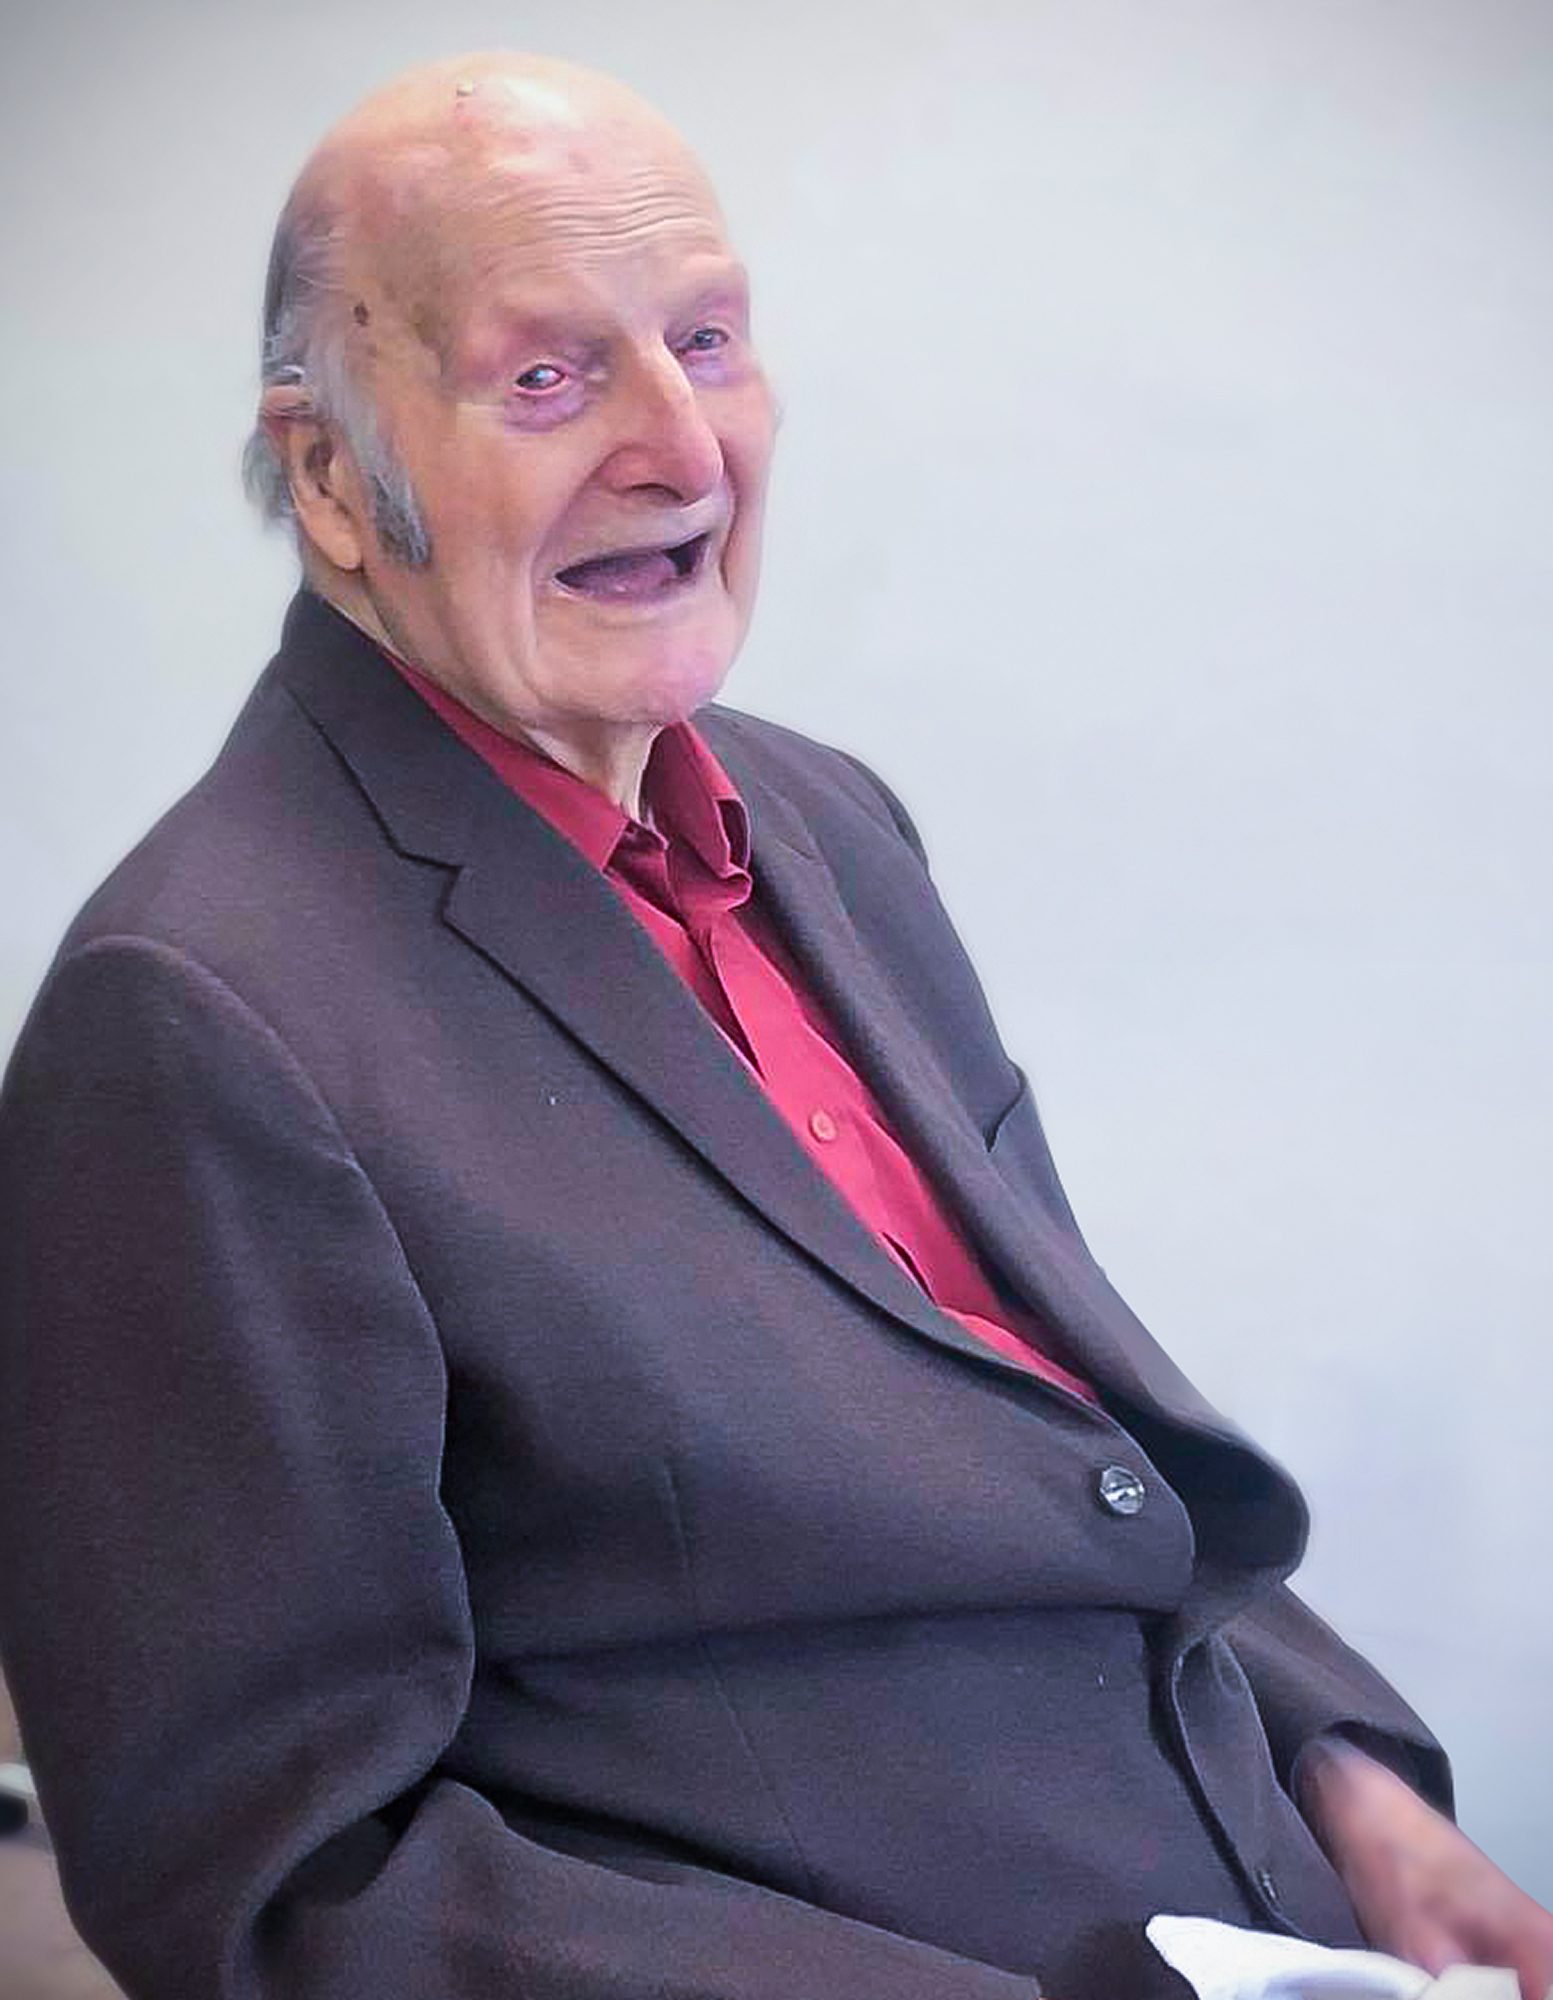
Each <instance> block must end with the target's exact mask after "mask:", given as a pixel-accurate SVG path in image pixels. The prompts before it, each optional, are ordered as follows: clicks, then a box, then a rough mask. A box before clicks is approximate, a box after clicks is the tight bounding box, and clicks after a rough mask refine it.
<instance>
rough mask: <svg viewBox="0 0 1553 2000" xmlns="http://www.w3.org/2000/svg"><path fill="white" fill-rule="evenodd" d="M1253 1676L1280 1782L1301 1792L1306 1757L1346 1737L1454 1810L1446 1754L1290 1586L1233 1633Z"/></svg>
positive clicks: (1229, 1631) (1236, 1622) (1233, 1625)
mask: <svg viewBox="0 0 1553 2000" xmlns="http://www.w3.org/2000/svg"><path fill="white" fill-rule="evenodd" d="M1225 1637H1226V1638H1227V1639H1228V1640H1229V1642H1230V1644H1231V1646H1232V1647H1233V1649H1234V1652H1235V1657H1236V1658H1237V1659H1238V1660H1239V1662H1240V1664H1241V1666H1242V1667H1243V1668H1244V1669H1245V1674H1246V1678H1247V1680H1248V1681H1249V1682H1250V1683H1251V1691H1252V1693H1253V1695H1254V1696H1255V1697H1256V1704H1257V1709H1258V1712H1259V1714H1260V1715H1261V1718H1262V1727H1263V1728H1264V1729H1265V1730H1266V1732H1267V1739H1268V1742H1269V1744H1270V1745H1271V1748H1272V1753H1273V1764H1274V1767H1275V1769H1276V1770H1277V1772H1278V1777H1279V1780H1280V1782H1281V1783H1282V1784H1283V1785H1284V1786H1285V1788H1286V1789H1288V1790H1289V1791H1291V1792H1293V1791H1294V1790H1295V1779H1294V1772H1295V1766H1296V1764H1297V1762H1298V1759H1299V1754H1300V1752H1301V1750H1303V1749H1304V1748H1305V1746H1306V1745H1307V1744H1308V1743H1312V1742H1314V1741H1315V1739H1316V1738H1317V1737H1318V1736H1324V1735H1329V1734H1336V1735H1339V1736H1345V1737H1347V1738H1348V1739H1349V1740H1350V1741H1351V1742H1354V1743H1356V1744H1358V1746H1359V1747H1360V1749H1362V1750H1366V1751H1368V1752H1369V1754H1370V1755H1371V1756H1372V1757H1375V1758H1378V1759H1379V1760H1380V1762H1381V1763H1383V1764H1387V1765H1389V1766H1390V1767H1391V1769H1392V1770H1394V1771H1395V1772H1396V1773H1397V1775H1398V1776H1399V1777H1401V1778H1404V1779H1406V1780H1407V1782H1408V1783H1409V1784H1410V1785H1412V1786H1413V1788H1414V1790H1415V1791H1418V1792H1420V1793H1422V1795H1423V1796H1424V1797H1425V1798H1426V1799H1427V1800H1428V1801H1429V1803H1430V1804H1431V1805H1433V1806H1436V1807H1438V1808H1439V1810H1440V1811H1441V1812H1445V1813H1449V1812H1450V1811H1451V1810H1452V1787H1451V1770H1450V1764H1449V1762H1448V1761H1447V1759H1446V1756H1445V1752H1444V1751H1443V1750H1442V1749H1441V1748H1440V1746H1439V1744H1438V1743H1437V1742H1436V1741H1435V1739H1434V1737H1433V1736H1431V1735H1430V1733H1429V1731H1428V1730H1427V1729H1426V1728H1425V1727H1424V1725H1423V1723H1422V1722H1421V1721H1420V1720H1419V1719H1418V1717H1417V1716H1416V1715H1415V1714H1414V1713H1413V1711H1412V1709H1410V1708H1409V1707H1408V1705H1407V1703H1406V1702H1405V1701H1404V1700H1403V1699H1402V1697H1401V1696H1400V1695H1399V1694H1398V1693H1397V1692H1396V1691H1395V1689H1394V1688H1392V1687H1391V1686H1390V1685H1389V1684H1388V1683H1387V1682H1386V1681H1385V1680H1383V1679H1382V1678H1381V1676H1380V1675H1379V1674H1378V1673H1377V1672H1376V1671H1375V1669H1374V1668H1373V1667H1372V1666H1371V1665H1370V1664H1369V1662H1368V1661H1367V1660H1365V1659H1362V1658H1361V1657H1360V1655H1359V1654H1357V1653H1356V1652H1354V1651H1353V1649H1352V1647H1350V1646H1346V1645H1344V1643H1343V1641H1342V1640H1341V1639H1339V1638H1338V1636H1337V1634H1336V1633H1335V1632H1334V1631H1333V1630H1332V1628H1331V1627H1330V1626H1329V1625H1327V1624H1326V1623H1325V1622H1324V1621H1323V1620H1322V1619H1320V1618H1318V1617H1317V1615H1316V1614H1315V1612H1314V1611H1312V1610H1311V1608H1310V1606H1309V1605H1308V1604H1306V1603H1305V1602H1304V1600H1303V1599H1302V1598H1299V1597H1297V1596H1296V1595H1295V1594H1294V1592H1293V1591H1292V1590H1290V1589H1289V1587H1288V1585H1287V1584H1281V1585H1280V1586H1279V1587H1278V1589H1277V1590H1276V1591H1274V1592H1273V1593H1272V1594H1271V1595H1270V1596H1268V1597H1266V1598H1264V1599H1262V1600H1261V1601H1260V1602H1259V1603H1258V1604H1257V1605H1256V1606H1255V1607H1253V1608H1252V1609H1250V1610H1247V1611H1243V1612H1241V1613H1240V1614H1239V1615H1238V1616H1237V1617H1236V1618H1234V1619H1232V1620H1231V1622H1230V1623H1229V1625H1228V1626H1227V1627H1226V1628H1225Z"/></svg>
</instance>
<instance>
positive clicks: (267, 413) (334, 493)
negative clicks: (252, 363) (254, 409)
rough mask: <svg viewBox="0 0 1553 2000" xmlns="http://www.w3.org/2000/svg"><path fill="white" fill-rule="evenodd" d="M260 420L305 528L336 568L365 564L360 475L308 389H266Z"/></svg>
mask: <svg viewBox="0 0 1553 2000" xmlns="http://www.w3.org/2000/svg"><path fill="white" fill-rule="evenodd" d="M259 421H260V423H261V424H262V425H263V426H264V434H265V436H266V437H267V438H268V439H269V441H270V444H271V445H272V447H273V448H274V451H275V455H276V457H277V458H278V459H279V460H280V463H281V467H282V469H283V470H284V472H285V475H286V484H287V485H288V486H289V487H290V489H291V504H292V506H293V508H294V509H295V510H296V516H297V520H298V522H299V523H300V525H301V528H302V532H303V533H304V534H305V535H306V536H307V538H308V540H309V541H310V542H311V543H312V544H313V546H314V547H315V548H316V549H317V550H318V552H319V554H320V555H321V556H323V557H325V558H326V559H327V560H328V561H329V562H331V563H332V564H333V565H334V567H335V568H336V569H343V570H358V569H360V568H361V564H362V536H361V507H362V499H363V496H362V488H361V480H360V478H359V476H358V475H357V473H356V468H355V467H354V466H353V465H352V464H351V463H350V460H349V459H348V457H347V456H346V454H345V452H344V451H343V450H342V448H341V445H340V442H339V439H338V437H337V436H336V434H335V431H334V429H333V427H332V426H331V425H329V424H327V423H325V422H324V421H323V420H322V418H320V417H318V416H317V415H315V414H314V410H313V404H312V399H311V398H310V397H309V396H308V394H307V392H306V391H305V390H304V389H299V388H296V387H293V386H292V385H291V384H290V383H274V384H272V385H271V386H270V387H269V388H267V389H266V390H265V392H264V394H263V397H262V398H261V399H260V403H259Z"/></svg>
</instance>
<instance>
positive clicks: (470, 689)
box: [350, 128, 773, 740]
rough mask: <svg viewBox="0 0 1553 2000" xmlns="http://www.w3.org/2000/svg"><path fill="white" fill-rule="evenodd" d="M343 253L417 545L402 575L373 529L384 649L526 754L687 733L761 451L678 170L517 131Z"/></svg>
mask: <svg viewBox="0 0 1553 2000" xmlns="http://www.w3.org/2000/svg"><path fill="white" fill-rule="evenodd" d="M434 171H435V170H434ZM444 190H446V192H444ZM407 216H408V218H409V220H408V223H407V221H406V217H407ZM363 234H364V239H365V242H364V251H365V254H364V255H363V257H362V259H361V272H362V280H363V281H362V283H361V285H360V287H359V296H358V297H356V298H355V300H354V302H353V304H352V306H351V308H350V309H351V312H352V322H351V333H350V337H351V340H352V342H353V346H354V358H355V362H356V365H357V367H358V369H360V370H361V371H362V372H363V374H364V376H365V379H366V380H367V381H368V382H369V384H370V386H371V390H372V394H373V398H374V402H375V406H376V409H377V412H378V418H379V422H380V425H381V428H382V430H383V431H384V433H385V435H386V438H387V440H388V441H389V442H390V443H391V444H392V446H393V448H394V450H395V451H396V453H397V455H398V457H399V458H400V460H401V461H402V463H403V465H404V468H405V470H406V472H407V473H408V476H409V480H410V483H411V485H412V487H413V489H414V492H415V496H416V500H417V502H418V505H419V509H420V513H421V516H422V519H423V522H424V525H425V527H426V529H427V531H428V533H429V537H430V542H431V559H430V561H429V563H427V564H426V565H424V566H422V567H418V568H412V567H407V566H405V565H404V564H402V563H398V562H396V561H394V560H393V559H392V558H391V557H390V556H389V555H388V554H387V552H386V551H384V549H383V548H382V546H381V544H380V543H379V542H378V541H377V539H376V536H375V534H374V533H373V532H372V531H371V529H370V527H368V529H367V532H366V544H367V546H366V551H365V560H364V577H365V581H366V584H367V587H368V589H369V591H370V594H371V597H372V600H373V604H374V607H375V609H376V611H377V613H378V616H379V618H380V619H381V621H382V623H383V625H384V627H385V629H386V631H387V632H388V635H389V638H390V640H391V641H392V642H393V644H394V645H395V646H396V648H397V649H398V650H399V651H401V652H402V653H403V654H405V656H406V657H408V658H409V659H410V660H411V661H413V662H414V663H415V664H416V665H418V666H420V667H421V668H422V669H423V670H424V671H426V672H427V673H429V674H430V675H431V676H432V677H433V678H434V679H436V680H438V681H440V682H441V683H442V684H443V685H444V686H445V687H447V688H448V689H449V691H450V692H452V693H453V694H455V695H456V696H458V697H459V698H460V699H461V700H462V701H464V702H465V703H466V704H467V705H468V706H469V707H471V708H473V709H475V710H476V711H478V712H480V713H482V714H484V715H485V716H487V717H488V718H489V719H490V720H492V721H493V722H495V723H496V724H497V725H498V726H502V725H507V726H510V725H512V724H513V723H516V724H518V725H519V726H521V727H523V728H524V729H526V730H528V731H529V732H530V733H532V734H535V735H538V736H539V737H540V738H541V740H543V739H544V737H545V736H546V735H547V734H554V735H557V736H571V737H575V736H576V735H577V734H578V732H579V731H581V732H583V733H586V732H587V730H588V729H590V728H591V727H594V726H596V725H602V726H603V727H605V728H610V727H618V726H619V725H622V724H624V725H633V724H635V725H640V724H662V723H669V722H674V721H677V720H679V719H681V718H682V717H684V716H685V715H687V714H689V713H690V712H691V711H692V710H693V709H694V708H696V707H697V706H698V705H699V704H700V703H702V702H703V701H705V700H707V699H708V698H709V697H710V696H711V695H713V694H714V693H715V692H716V690H717V689H718V687H719V686H720V685H721V682H722V680H723V677H724V675H725V674H726V673H727V670H728V667H729V665H730V664H731V662H732V659H733V656H734V653H735V651H736V650H737V648H738V645H739V642H740V640H741V638H742V637H743V634H744V629H745V627H746V625H747V623H748V620H749V616H750V611H751V608H752V606H753V602H754V596H755V585H756V579H757V574H758V569H759V543H760V521H761V511H762V501H763V496H764V488H765V481H766V470H767V464H768V460H769V457H770V451H771V439H772V428H773V416H772V403H771V397H770V392H769V390H768V388H767V386H766V382H765V378H764V376H763V375H762V373H761V370H760V366H759V364H758V362H757V361H756V358H755V355H754V352H753V349H752V347H751V344H750V333H749V321H748V304H747V298H746V292H745V283H744V277H743V272H742V270H741V268H740V266H739V265H738V263H737V261H736V260H735V259H734V257H733V255H732V253H731V251H730V250H729V247H728V244H727V241H726V239H725V236H724V232H723V225H722V222H721V219H720V216H719V215H718V212H717V209H716V206H715V203H714V202H713V200H712V198H711V196H710V194H709V192H708V190H707V189H706V187H705V184H704V182H703V181H702V180H701V178H700V176H699V173H698V171H697V170H696V169H695V167H694V164H693V163H692V162H690V161H689V160H688V159H687V158H686V156H685V155H684V154H683V153H682V152H681V151H680V150H679V149H678V148H677V147H676V146H674V145H671V144H669V143H668V142H667V141H665V142H664V143H663V144H661V145H657V146H654V145H652V144H650V143H646V142H644V141H643V140H642V139H641V138H640V136H636V137H633V138H632V139H631V141H630V142H629V143H623V142H617V141H613V140H612V139H611V138H610V137H609V136H608V135H607V134H606V135H604V136H602V137H601V136H600V135H599V134H598V133H597V132H568V131H566V130H565V129H564V128H562V129H560V130H559V131H557V132H555V133H541V134H539V135H537V136H536V135H534V134H532V133H522V134H518V135H514V137H513V139H512V141H511V143H510V145H509V147H508V149H507V150H506V151H505V152H504V153H502V154H501V155H500V156H499V157H498V158H496V159H494V160H491V159H486V160H483V161H482V164H481V168H480V172H479V174H478V175H477V176H473V175H470V174H469V173H468V172H467V171H466V172H465V173H464V174H463V175H462V176H461V177H460V178H458V179H453V178H452V177H450V176H448V175H446V174H445V173H440V172H439V173H437V174H436V178H435V179H434V180H433V181H432V182H431V185H430V186H429V187H427V188H418V187H414V186H413V185H412V186H410V187H409V188H406V187H405V186H403V185H400V186H398V187H396V188H393V189H390V190H388V191H386V192H384V193H383V195H382V197H381V198H380V199H379V200H378V201H377V203H376V204H375V205H374V207H373V208H371V209H369V210H368V212H367V213H366V215H365V216H364V230H363Z"/></svg>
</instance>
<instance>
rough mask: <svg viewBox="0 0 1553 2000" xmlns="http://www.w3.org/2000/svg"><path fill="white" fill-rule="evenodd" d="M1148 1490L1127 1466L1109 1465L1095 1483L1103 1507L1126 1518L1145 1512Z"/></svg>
mask: <svg viewBox="0 0 1553 2000" xmlns="http://www.w3.org/2000/svg"><path fill="white" fill-rule="evenodd" d="M1146 1490H1147V1489H1146V1488H1145V1486H1144V1484H1143V1481H1142V1480H1141V1479H1140V1478H1139V1477H1138V1475H1137V1473H1135V1472H1130V1471H1129V1470H1128V1468H1127V1467H1126V1466H1125V1465H1108V1466H1107V1467H1106V1469H1105V1470H1104V1472H1102V1473H1101V1475H1100V1477H1099V1479H1098V1480H1097V1481H1096V1482H1095V1491H1096V1492H1097V1493H1098V1494H1099V1496H1100V1504H1101V1506H1102V1507H1108V1508H1109V1509H1110V1511H1111V1512H1112V1513H1113V1514H1120V1515H1122V1516H1124V1517H1125V1516H1127V1515H1130V1514H1141V1513H1142V1512H1143V1500H1144V1495H1145V1492H1146Z"/></svg>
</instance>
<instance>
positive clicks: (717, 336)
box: [685, 326, 728, 354]
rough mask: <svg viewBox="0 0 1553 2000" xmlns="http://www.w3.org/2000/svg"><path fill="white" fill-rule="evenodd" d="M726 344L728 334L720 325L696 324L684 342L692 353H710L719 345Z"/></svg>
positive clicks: (724, 345) (723, 345)
mask: <svg viewBox="0 0 1553 2000" xmlns="http://www.w3.org/2000/svg"><path fill="white" fill-rule="evenodd" d="M727 345H728V335H727V333H726V331H725V330H724V329H723V328H722V327H720V326H698V327H697V328H696V330H695V332H694V333H693V334H692V335H691V336H690V338H689V339H688V340H687V341H686V342H685V346H686V347H687V348H689V349H690V351H691V352H692V353H694V354H711V353H712V352H714V351H715V350H716V349H717V348H719V347H726V346H727Z"/></svg>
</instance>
